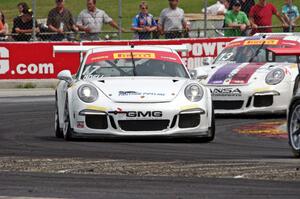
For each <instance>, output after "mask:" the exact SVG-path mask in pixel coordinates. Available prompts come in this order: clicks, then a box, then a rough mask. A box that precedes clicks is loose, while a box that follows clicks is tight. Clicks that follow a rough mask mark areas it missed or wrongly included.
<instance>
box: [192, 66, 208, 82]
mask: <svg viewBox="0 0 300 199" xmlns="http://www.w3.org/2000/svg"><path fill="white" fill-rule="evenodd" d="M193 73H194V75H192V74H191V72H190V74H191V76H192V78H193V79H198V80H204V79H207V78H208V73H207V72H206V71H205V70H204V69H203V68H202V67H198V68H195V69H194V70H193Z"/></svg>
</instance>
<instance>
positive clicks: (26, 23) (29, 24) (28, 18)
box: [12, 9, 39, 41]
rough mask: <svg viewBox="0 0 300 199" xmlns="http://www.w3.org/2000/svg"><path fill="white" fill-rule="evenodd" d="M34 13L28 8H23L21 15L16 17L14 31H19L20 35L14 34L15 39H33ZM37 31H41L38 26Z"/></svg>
mask: <svg viewBox="0 0 300 199" xmlns="http://www.w3.org/2000/svg"><path fill="white" fill-rule="evenodd" d="M32 14H33V13H32V11H31V10H30V9H27V10H23V14H22V15H21V16H19V17H17V18H15V20H14V24H13V30H12V33H18V35H15V36H13V38H14V40H16V41H29V40H30V39H31V34H30V33H32V31H33V19H32ZM36 24H37V23H36ZM36 32H39V29H38V28H36Z"/></svg>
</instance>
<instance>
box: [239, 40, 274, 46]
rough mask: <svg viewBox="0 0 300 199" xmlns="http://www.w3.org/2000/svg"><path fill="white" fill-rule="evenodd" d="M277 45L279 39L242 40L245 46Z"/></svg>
mask: <svg viewBox="0 0 300 199" xmlns="http://www.w3.org/2000/svg"><path fill="white" fill-rule="evenodd" d="M263 43H264V44H265V45H277V44H278V43H279V40H275V39H274V40H247V41H245V42H244V45H245V46H253V45H262V44H263Z"/></svg>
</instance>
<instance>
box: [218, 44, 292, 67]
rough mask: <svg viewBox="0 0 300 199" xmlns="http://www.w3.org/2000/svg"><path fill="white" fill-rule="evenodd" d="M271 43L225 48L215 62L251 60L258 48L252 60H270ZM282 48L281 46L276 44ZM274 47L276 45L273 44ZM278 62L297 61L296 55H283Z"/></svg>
mask: <svg viewBox="0 0 300 199" xmlns="http://www.w3.org/2000/svg"><path fill="white" fill-rule="evenodd" d="M269 47H270V46H269V45H265V46H263V47H262V48H261V46H259V45H253V46H237V47H232V48H225V49H224V50H223V51H222V53H221V54H220V55H219V56H218V57H217V59H216V61H215V64H220V63H224V62H225V63H228V62H232V63H244V62H249V61H250V60H251V58H252V57H253V56H255V53H256V51H257V50H259V49H260V48H261V49H260V50H259V52H258V54H257V56H255V57H254V58H253V60H252V62H268V61H267V59H266V58H267V57H266V49H267V48H269ZM276 47H277V48H280V47H281V46H276ZM272 48H274V46H272ZM276 62H287V63H296V62H297V60H296V57H295V56H281V57H278V58H277V59H276Z"/></svg>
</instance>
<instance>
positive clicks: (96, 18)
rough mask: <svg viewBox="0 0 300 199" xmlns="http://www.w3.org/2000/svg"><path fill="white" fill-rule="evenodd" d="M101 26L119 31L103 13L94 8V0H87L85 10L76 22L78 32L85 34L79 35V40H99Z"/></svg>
mask: <svg viewBox="0 0 300 199" xmlns="http://www.w3.org/2000/svg"><path fill="white" fill-rule="evenodd" d="M103 24H109V25H110V26H112V27H113V28H115V29H118V30H119V29H120V28H119V26H118V25H117V23H116V22H114V21H113V20H112V18H110V17H109V16H108V15H107V14H106V13H105V11H103V10H100V9H98V8H97V7H96V0H87V9H85V10H83V11H81V13H80V14H79V16H78V20H77V26H78V28H79V30H81V31H84V32H86V34H83V35H81V39H83V40H99V39H100V36H99V33H100V32H101V30H102V26H103Z"/></svg>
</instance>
